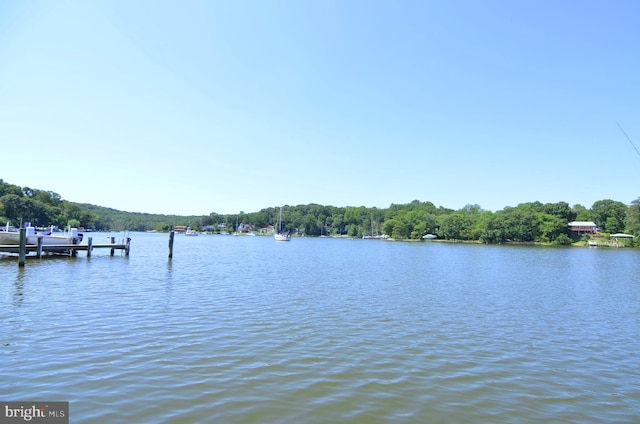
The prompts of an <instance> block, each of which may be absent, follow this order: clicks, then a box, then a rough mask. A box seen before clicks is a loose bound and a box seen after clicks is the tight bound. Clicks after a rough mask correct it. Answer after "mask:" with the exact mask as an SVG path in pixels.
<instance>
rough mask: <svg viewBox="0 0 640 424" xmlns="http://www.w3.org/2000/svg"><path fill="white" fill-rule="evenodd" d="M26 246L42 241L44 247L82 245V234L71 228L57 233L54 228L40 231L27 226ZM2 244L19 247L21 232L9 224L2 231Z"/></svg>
mask: <svg viewBox="0 0 640 424" xmlns="http://www.w3.org/2000/svg"><path fill="white" fill-rule="evenodd" d="M25 236H26V240H25V241H26V244H38V240H39V239H41V240H42V244H43V245H56V244H59V245H63V244H80V243H81V242H82V234H80V233H78V229H77V228H71V227H69V228H68V230H67V231H64V232H60V233H55V232H54V231H53V227H51V230H49V231H40V232H38V230H37V229H36V228H35V227H32V226H31V225H29V224H27V225H26V226H25ZM0 244H9V245H18V244H20V230H18V229H16V228H13V227H10V226H9V224H7V225H6V226H5V227H4V228H3V229H1V230H0Z"/></svg>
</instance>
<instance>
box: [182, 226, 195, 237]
mask: <svg viewBox="0 0 640 424" xmlns="http://www.w3.org/2000/svg"><path fill="white" fill-rule="evenodd" d="M184 235H185V236H190V237H194V236H197V235H198V232H197V231H194V230H192V229H191V227H187V231H185V232H184Z"/></svg>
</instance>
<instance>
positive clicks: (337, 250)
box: [0, 234, 640, 423]
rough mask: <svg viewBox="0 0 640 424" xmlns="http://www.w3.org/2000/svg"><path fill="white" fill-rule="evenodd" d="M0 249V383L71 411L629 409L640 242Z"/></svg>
mask: <svg viewBox="0 0 640 424" xmlns="http://www.w3.org/2000/svg"><path fill="white" fill-rule="evenodd" d="M132 239H133V242H132V251H131V256H130V257H129V258H128V259H127V258H125V257H122V256H115V257H109V255H108V250H105V251H103V252H99V251H94V253H93V256H92V257H91V258H90V259H88V258H86V257H83V256H79V257H78V258H64V259H60V258H58V259H55V260H49V259H47V260H44V259H43V260H35V259H33V260H29V261H27V266H26V267H25V268H24V269H22V270H19V269H18V267H17V264H16V263H15V261H7V260H0V316H1V317H2V319H3V322H5V323H9V325H8V326H7V325H5V326H3V329H2V330H0V331H2V332H1V333H0V336H1V339H2V343H1V346H2V350H0V358H1V360H2V363H3V367H1V368H0V398H5V399H35V398H41V399H45V398H46V399H52V400H61V401H65V400H68V401H70V402H71V411H72V412H71V414H72V418H71V421H72V422H92V423H96V422H97V423H102V422H104V423H113V422H167V423H168V422H193V423H197V422H212V421H213V422H238V423H246V422H291V423H302V422H367V423H370V422H381V423H382V422H389V421H393V422H421V421H427V422H431V421H432V422H538V421H548V422H634V421H637V418H638V415H637V414H638V413H637V411H638V410H640V391H638V390H637V388H638V387H637V382H638V381H640V372H639V371H638V367H637V360H636V357H637V352H638V351H639V350H640V337H638V336H640V334H639V333H640V325H639V324H640V272H639V271H640V261H638V255H639V254H640V252H638V251H636V250H631V249H627V250H624V249H619V250H602V249H601V250H598V249H586V248H585V249H575V248H574V249H547V248H535V247H522V246H519V247H505V246H481V245H456V244H444V243H390V242H383V241H368V240H367V241H363V240H351V241H347V240H336V239H327V238H323V239H294V240H292V241H291V242H290V243H275V242H274V241H273V239H272V238H268V237H232V236H227V237H225V236H212V235H209V236H200V237H181V236H179V235H178V236H176V239H175V244H174V257H173V259H172V260H168V258H167V256H168V255H167V239H168V235H166V234H133V235H132Z"/></svg>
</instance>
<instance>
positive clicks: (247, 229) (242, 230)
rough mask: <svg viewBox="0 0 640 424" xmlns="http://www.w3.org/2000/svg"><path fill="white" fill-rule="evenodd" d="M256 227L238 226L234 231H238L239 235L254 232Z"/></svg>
mask: <svg viewBox="0 0 640 424" xmlns="http://www.w3.org/2000/svg"><path fill="white" fill-rule="evenodd" d="M255 229H256V226H255V225H252V224H240V225H238V228H237V229H236V231H238V232H239V233H248V232H251V231H255Z"/></svg>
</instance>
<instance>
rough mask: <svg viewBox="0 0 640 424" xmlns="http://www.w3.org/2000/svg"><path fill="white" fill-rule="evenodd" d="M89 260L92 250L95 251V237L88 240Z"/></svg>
mask: <svg viewBox="0 0 640 424" xmlns="http://www.w3.org/2000/svg"><path fill="white" fill-rule="evenodd" d="M87 245H88V247H87V258H90V257H91V250H92V249H93V237H89V240H87Z"/></svg>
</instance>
